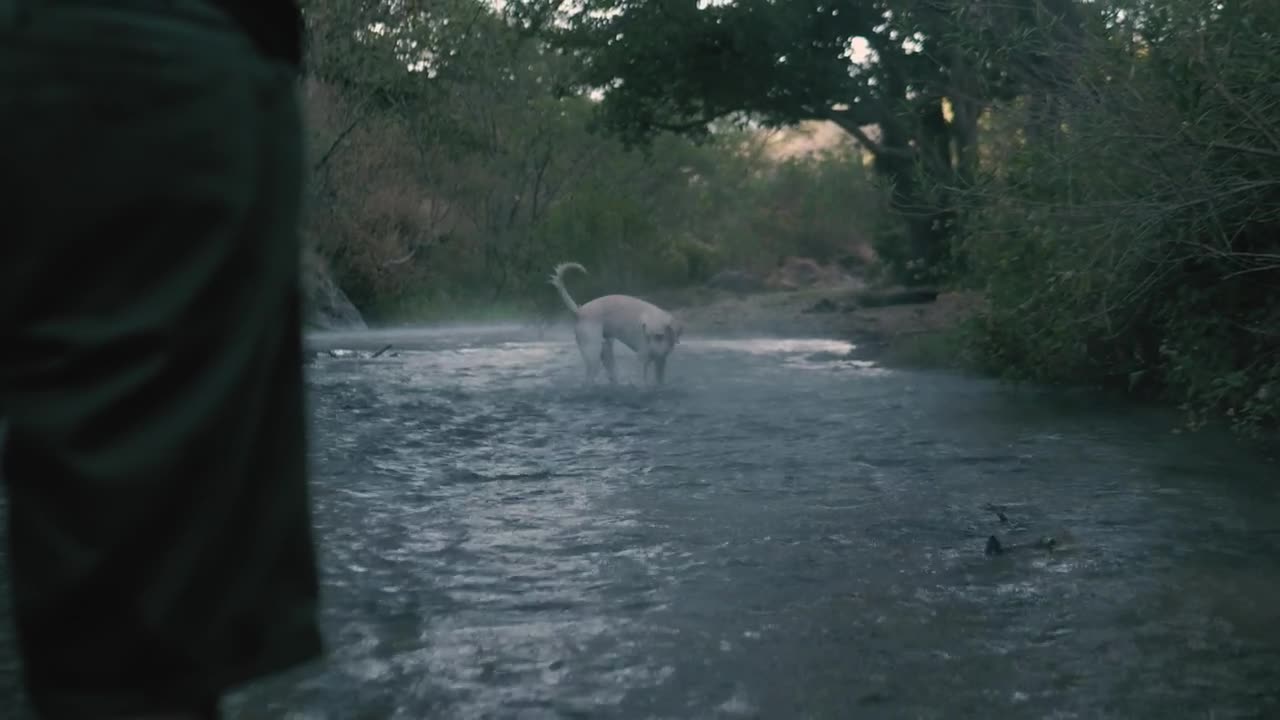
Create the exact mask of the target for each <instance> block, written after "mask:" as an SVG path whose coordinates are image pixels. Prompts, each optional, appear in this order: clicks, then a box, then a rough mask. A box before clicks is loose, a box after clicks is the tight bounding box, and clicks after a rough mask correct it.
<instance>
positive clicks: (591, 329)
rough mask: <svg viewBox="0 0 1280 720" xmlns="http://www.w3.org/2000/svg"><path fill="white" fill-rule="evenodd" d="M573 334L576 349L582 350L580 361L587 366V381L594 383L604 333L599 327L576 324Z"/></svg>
mask: <svg viewBox="0 0 1280 720" xmlns="http://www.w3.org/2000/svg"><path fill="white" fill-rule="evenodd" d="M573 334H574V337H575V338H577V340H578V350H579V351H581V352H582V362H584V363H586V366H587V382H588V383H594V382H595V381H596V374H597V373H599V372H600V365H601V359H600V356H601V354H602V353H603V352H604V348H603V345H604V334H603V332H602V331H601V329H600V328H599V327H596V326H591V325H576V326H574V328H573Z"/></svg>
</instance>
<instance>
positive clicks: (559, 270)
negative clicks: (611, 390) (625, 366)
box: [550, 262, 684, 385]
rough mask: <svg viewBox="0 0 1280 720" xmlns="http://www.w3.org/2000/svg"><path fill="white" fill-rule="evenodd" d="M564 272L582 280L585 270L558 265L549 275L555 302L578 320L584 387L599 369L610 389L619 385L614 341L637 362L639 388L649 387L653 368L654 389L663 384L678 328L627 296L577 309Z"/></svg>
mask: <svg viewBox="0 0 1280 720" xmlns="http://www.w3.org/2000/svg"><path fill="white" fill-rule="evenodd" d="M566 270H577V271H578V272H581V273H583V274H584V275H585V274H586V272H587V269H586V268H584V267H582V265H579V264H578V263H576V262H566V263H560V264H559V265H557V266H556V267H555V269H554V270H553V271H552V273H551V279H550V282H551V285H552V287H554V288H555V289H556V290H557V291H559V293H560V299H561V300H563V301H564V304H565V305H566V306H567V307H568V308H569V311H570V312H572V313H573V314H574V317H576V318H577V322H575V323H574V326H573V335H574V337H575V338H577V340H578V350H579V351H580V352H581V353H582V360H583V361H584V362H585V363H586V365H587V382H594V381H595V379H596V375H597V374H599V372H600V368H602V367H603V368H604V369H605V372H606V373H607V374H608V376H609V382H610V383H614V384H616V383H617V382H618V373H617V365H616V363H615V362H614V357H613V341H614V340H617V341H618V342H620V343H622V344H623V345H626V346H627V347H629V348H631V350H632V351H633V352H635V353H636V354H637V355H639V356H640V358H641V361H642V363H643V370H642V374H643V377H642V381H641V382H642V383H645V384H647V383H648V382H649V368H650V366H652V367H653V369H654V378H655V379H656V380H657V384H659V385H661V384H663V383H664V382H665V376H666V370H667V356H669V355H670V354H671V351H672V350H674V349H675V347H676V343H678V342H679V341H680V335H681V333H682V332H683V330H684V328H683V326H682V325H681V323H680V322H679V321H678V320H676V318H675V317H673V316H672V315H671V313H669V312H667V311H666V310H663V309H662V308H660V307H658V306H657V305H654V304H653V303H650V302H646V301H644V300H641V299H640V298H637V297H632V296H630V295H605V296H603V297H598V298H596V299H595V300H592V301H591V302H589V303H587V304H585V305H581V306H579V305H578V303H576V302H574V300H573V296H571V295H570V294H569V291H568V290H566V289H565V287H564V273H565V271H566Z"/></svg>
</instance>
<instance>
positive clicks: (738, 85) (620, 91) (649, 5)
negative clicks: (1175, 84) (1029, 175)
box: [512, 0, 1075, 280]
mask: <svg viewBox="0 0 1280 720" xmlns="http://www.w3.org/2000/svg"><path fill="white" fill-rule="evenodd" d="M1074 7H1075V6H1074V4H1073V3H1072V2H1071V0H1013V2H1003V3H996V2H969V1H968V0H865V1H862V2H849V1H844V2H841V1H840V0H793V1H790V2H774V1H773V0H736V1H733V2H715V1H714V0H645V1H643V2H640V1H636V0H583V1H582V2H574V3H569V4H563V5H562V4H561V3H559V2H558V0H526V1H525V2H522V3H517V4H514V5H513V10H512V12H514V13H515V14H516V15H517V16H519V17H520V18H522V19H523V20H524V22H525V24H526V26H528V27H533V28H538V29H540V30H541V31H542V32H543V34H544V35H545V36H546V37H547V38H549V41H550V42H551V43H553V44H554V45H555V46H557V47H559V48H561V49H562V51H564V52H568V53H572V54H573V55H575V56H578V57H580V58H582V60H583V68H584V70H583V73H582V75H581V77H580V89H596V90H598V91H601V92H603V102H602V104H601V108H600V110H601V113H600V114H601V119H602V121H603V123H604V125H605V126H606V127H608V128H610V129H611V130H613V131H615V132H618V133H620V134H621V135H622V136H623V137H625V138H626V139H627V140H628V141H630V142H645V141H647V140H648V139H649V138H651V137H652V136H653V135H654V134H655V133H657V132H663V131H669V132H677V133H684V134H691V135H695V136H705V134H706V133H707V131H708V130H707V128H708V125H709V123H711V122H712V121H714V120H716V119H718V118H725V117H737V118H747V117H749V118H752V119H755V120H758V121H760V122H763V123H765V124H768V125H773V126H780V125H787V124H793V123H796V122H799V121H802V120H826V121H830V122H833V123H835V124H837V125H839V126H840V127H841V128H843V129H844V130H845V131H847V132H848V133H849V134H851V135H852V136H853V137H855V138H856V139H857V140H858V142H859V143H860V144H861V145H862V146H863V147H865V148H866V149H867V150H869V151H870V152H871V153H872V154H873V155H874V159H875V160H874V168H875V171H876V173H877V175H878V176H879V177H880V178H882V180H884V181H885V182H887V184H888V185H889V188H890V201H891V207H892V208H893V209H894V210H895V211H896V212H897V213H898V214H899V215H900V216H901V218H902V220H903V222H904V223H905V243H904V244H903V246H901V247H888V248H881V249H882V254H883V255H885V256H886V257H887V258H889V259H895V258H896V259H897V260H898V264H899V265H900V266H901V268H902V269H916V270H918V269H920V268H933V269H936V268H939V267H940V266H941V265H942V264H943V263H944V262H945V261H946V259H947V256H948V252H949V246H950V240H951V238H952V237H953V236H954V234H955V232H956V229H957V217H956V215H955V213H954V211H953V210H952V209H951V207H950V202H949V197H948V194H949V192H950V191H951V190H952V189H954V188H956V187H964V186H966V185H967V184H969V183H970V182H971V181H972V178H973V175H974V173H975V170H976V167H977V158H978V153H977V149H978V120H979V117H980V115H981V113H982V110H983V108H984V107H985V106H986V105H987V103H989V102H990V100H991V98H992V97H996V96H1007V95H1010V94H1016V93H1018V92H1022V91H1024V90H1025V89H1026V88H1028V87H1030V84H1031V83H1032V82H1043V81H1045V80H1046V79H1047V78H1050V77H1056V76H1058V75H1060V74H1061V73H1062V67H1061V66H1060V65H1061V64H1056V65H1055V64H1054V63H1051V62H1049V61H1048V59H1046V58H1044V57H1037V56H1035V55H1028V54H1020V53H1018V52H1017V51H1014V52H1008V53H1006V54H1005V55H1003V56H997V55H996V54H994V53H988V52H986V49H987V48H988V47H989V46H988V44H986V43H984V39H985V38H991V37H995V36H998V35H1004V34H1006V33H1007V32H1008V31H1009V29H1010V28H1019V27H1021V28H1026V27H1029V26H1030V25H1031V24H1036V25H1039V26H1044V25H1046V24H1048V25H1054V26H1059V27H1066V26H1070V25H1071V23H1070V22H1063V19H1064V18H1067V17H1069V16H1071V15H1072V13H1073V12H1074ZM1003 39H1004V38H1003V37H1002V38H1001V40H1003ZM1001 47H1006V48H1007V44H1002V45H1001ZM929 277H930V274H929V273H928V272H919V271H909V272H908V273H907V279H912V280H926V279H929Z"/></svg>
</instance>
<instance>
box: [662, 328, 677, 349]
mask: <svg viewBox="0 0 1280 720" xmlns="http://www.w3.org/2000/svg"><path fill="white" fill-rule="evenodd" d="M663 334H665V335H666V336H667V343H668V344H671V345H675V344H676V338H678V337H680V335H679V334H678V333H676V329H675V328H674V327H672V326H671V325H667V327H666V329H665V330H663Z"/></svg>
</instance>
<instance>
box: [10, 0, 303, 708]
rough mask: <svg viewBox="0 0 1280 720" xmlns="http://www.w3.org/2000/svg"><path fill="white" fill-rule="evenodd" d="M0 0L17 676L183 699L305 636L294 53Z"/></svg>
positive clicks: (178, 13)
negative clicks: (273, 55)
mask: <svg viewBox="0 0 1280 720" xmlns="http://www.w3.org/2000/svg"><path fill="white" fill-rule="evenodd" d="M13 2H14V0H0V417H3V418H7V420H8V422H9V435H8V439H7V447H6V448H5V451H4V456H3V462H4V464H3V476H4V479H5V490H6V493H7V498H8V506H9V514H10V517H9V523H10V533H9V537H8V546H7V548H8V552H9V556H10V566H11V570H12V578H11V579H12V587H13V589H14V606H15V608H16V618H15V619H16V627H17V632H18V640H19V644H20V648H21V653H22V664H23V673H24V676H23V677H24V683H25V685H26V687H27V690H28V694H29V697H30V699H31V701H32V705H33V706H34V707H35V708H36V709H37V711H38V713H39V714H40V716H41V717H43V718H112V717H118V716H129V715H132V714H138V713H147V712H157V711H165V710H168V709H178V708H191V707H198V706H205V707H208V706H209V705H210V704H216V702H217V698H218V697H219V696H220V695H221V694H222V693H224V692H225V691H226V690H228V689H230V688H232V687H234V686H236V685H238V684H240V683H243V682H246V681H250V680H253V679H256V678H259V677H262V676H263V675H265V674H268V673H274V672H277V671H280V670H283V669H286V668H289V667H291V666H293V665H295V664H298V663H300V662H302V661H306V660H309V659H312V658H316V657H318V655H319V653H320V650H321V643H320V639H319V633H318V630H317V623H316V605H317V574H316V567H315V561H314V557H313V556H314V551H313V547H312V531H311V518H310V510H309V504H308V502H309V501H308V495H307V487H306V455H305V448H304V441H305V420H304V417H305V416H304V398H303V386H302V375H301V373H302V357H301V352H302V351H301V328H300V318H299V301H300V298H299V287H298V274H299V271H298V251H299V247H298V244H299V240H298V234H297V222H298V217H297V216H298V211H299V202H300V181H301V172H302V168H301V163H302V153H301V147H300V143H301V131H300V117H299V108H298V100H297V96H296V87H295V77H296V69H295V68H293V67H290V66H287V65H284V64H280V63H277V62H272V61H269V60H267V59H266V58H265V57H264V56H262V55H261V54H260V53H259V52H258V51H257V50H256V49H255V47H254V46H253V45H252V44H251V43H250V41H249V39H248V37H247V36H246V35H245V34H244V33H243V32H241V31H240V29H239V28H238V27H237V26H234V25H233V24H231V23H230V22H229V21H228V20H227V19H226V17H225V16H223V15H222V14H221V13H219V12H218V11H216V10H214V9H213V8H211V7H209V6H206V5H203V4H201V2H199V0H152V1H151V2H145V1H143V0H121V1H120V2H112V1H111V0H101V1H100V2H93V1H92V0H60V1H55V0H44V1H41V0H25V2H23V0H19V2H20V3H22V4H24V5H25V12H18V13H14V12H11V11H12V10H13ZM5 712H7V709H6V710H0V715H4V714H5Z"/></svg>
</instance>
